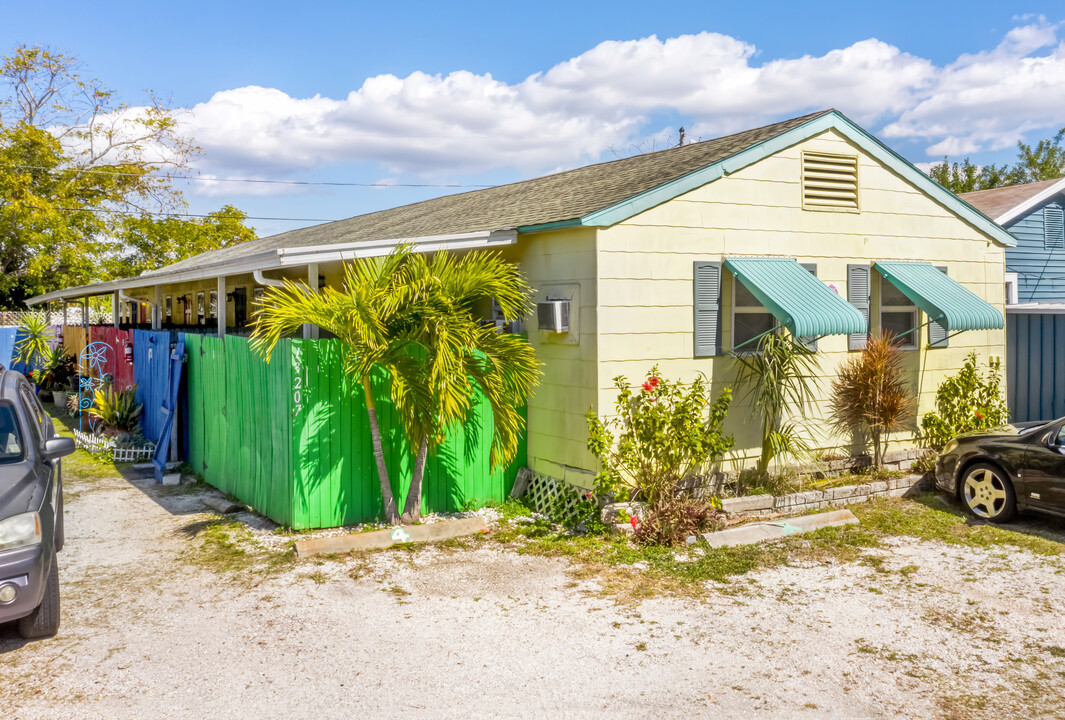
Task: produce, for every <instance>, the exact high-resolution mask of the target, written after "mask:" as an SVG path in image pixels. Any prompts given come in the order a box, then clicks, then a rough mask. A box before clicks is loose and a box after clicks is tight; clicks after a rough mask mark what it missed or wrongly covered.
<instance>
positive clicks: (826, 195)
mask: <svg viewBox="0 0 1065 720" xmlns="http://www.w3.org/2000/svg"><path fill="white" fill-rule="evenodd" d="M802 206H803V208H804V209H806V210H848V211H854V210H857V209H858V156H857V155H828V154H825V153H810V152H804V153H802Z"/></svg>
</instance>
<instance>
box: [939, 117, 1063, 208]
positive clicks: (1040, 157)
mask: <svg viewBox="0 0 1065 720" xmlns="http://www.w3.org/2000/svg"><path fill="white" fill-rule="evenodd" d="M1063 140H1065V128H1062V129H1061V130H1059V131H1058V133H1057V134H1056V135H1055V136H1054V137H1053V138H1050V139H1047V140H1040V141H1039V142H1038V143H1036V144H1035V147H1032V146H1031V145H1028V144H1026V143H1023V142H1019V143H1017V162H1016V164H1015V165H1012V166H1011V165H1009V164H1003V165H974V164H973V163H972V161H971V160H969V158H965V160H963V161H962V162H961V163H960V164H959V163H957V162H954V163H951V162H949V160H948V159H947V158H943V162H941V163H937V164H935V165H933V166H932V167H931V168H929V170H928V175H929V177H931V178H932V179H933V180H935V181H936V182H937V183H939V184H940V185H942V186H943V187H945V188H946V189H947V190H950V191H951V192H953V193H967V192H972V191H974V190H990V189H991V188H997V187H1006V186H1008V185H1018V184H1021V183H1029V182H1038V181H1040V180H1054V179H1057V178H1059V177H1065V148H1063V147H1062V141H1063Z"/></svg>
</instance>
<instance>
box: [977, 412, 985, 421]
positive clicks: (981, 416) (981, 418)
mask: <svg viewBox="0 0 1065 720" xmlns="http://www.w3.org/2000/svg"><path fill="white" fill-rule="evenodd" d="M976 417H977V418H978V419H980V420H983V419H984V416H983V413H979V412H978V413H976Z"/></svg>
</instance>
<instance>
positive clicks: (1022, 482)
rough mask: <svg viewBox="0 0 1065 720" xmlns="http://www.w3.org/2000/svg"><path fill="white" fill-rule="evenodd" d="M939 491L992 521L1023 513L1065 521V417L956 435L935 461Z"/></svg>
mask: <svg viewBox="0 0 1065 720" xmlns="http://www.w3.org/2000/svg"><path fill="white" fill-rule="evenodd" d="M936 487H938V488H939V489H941V490H945V491H947V492H949V493H952V494H953V495H955V496H956V497H957V498H958V499H959V500H961V501H962V502H963V503H965V506H966V507H967V508H968V509H969V511H970V512H972V513H973V515H976V516H977V517H980V518H984V519H986V520H990V521H992V522H1006V521H1008V520H1011V519H1012V518H1013V517H1014V516H1016V514H1017V512H1018V511H1024V510H1039V511H1042V512H1047V513H1052V514H1054V515H1061V516H1063V517H1065V418H1062V419H1059V420H1054V421H1052V422H1040V423H1018V424H1015V425H1006V426H1004V427H999V428H993V429H990V430H980V431H978V432H972V433H967V434H965V435H960V436H958V437H957V438H955V439H953V440H951V441H950V442H948V443H947V444H946V446H945V447H944V448H943V452H941V453H940V455H939V458H938V459H937V460H936Z"/></svg>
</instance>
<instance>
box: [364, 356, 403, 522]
mask: <svg viewBox="0 0 1065 720" xmlns="http://www.w3.org/2000/svg"><path fill="white" fill-rule="evenodd" d="M362 392H363V395H364V396H365V397H366V414H367V415H369V416H370V436H371V437H372V438H373V454H374V459H375V460H377V477H378V478H379V479H380V480H381V498H382V500H384V505H385V519H386V520H387V521H388V524H389V525H397V524H399V511H398V510H397V509H396V498H395V496H394V495H393V494H392V484H391V483H390V482H389V480H388V467H387V466H386V465H385V449H384V446H382V445H381V428H380V427H378V425H377V408H376V407H375V406H374V402H373V391H372V390H371V388H370V376H369V375H367V376H366V377H364V378H363V379H362Z"/></svg>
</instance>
